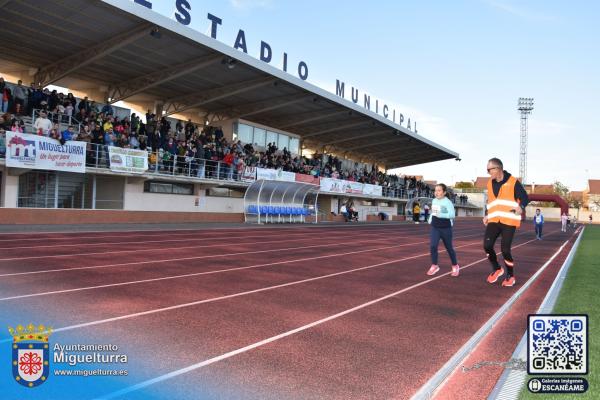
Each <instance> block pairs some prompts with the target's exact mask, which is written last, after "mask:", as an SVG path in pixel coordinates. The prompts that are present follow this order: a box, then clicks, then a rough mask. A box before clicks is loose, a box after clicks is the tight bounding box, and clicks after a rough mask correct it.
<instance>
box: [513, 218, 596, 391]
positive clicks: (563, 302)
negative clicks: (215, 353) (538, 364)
mask: <svg viewBox="0 0 600 400" xmlns="http://www.w3.org/2000/svg"><path fill="white" fill-rule="evenodd" d="M599 289H600V226H587V227H586V228H585V232H584V235H583V238H582V239H581V242H580V244H579V249H578V250H577V253H576V255H575V258H574V260H573V264H572V265H571V268H570V270H569V273H568V274H567V279H566V280H565V282H564V284H563V287H562V289H561V291H560V295H559V297H558V300H557V302H556V305H555V306H554V310H553V313H554V314H588V315H589V319H588V322H589V327H588V338H589V374H588V375H587V376H585V378H586V379H587V380H588V383H589V385H590V387H589V389H588V391H587V392H586V393H585V394H570V395H568V394H554V395H548V394H534V393H530V392H529V390H528V389H527V387H526V386H524V387H523V390H522V391H521V395H520V398H521V399H557V400H567V399H573V400H575V399H581V400H583V399H590V400H591V399H600V292H599ZM529 378H531V376H529V377H528V378H527V379H526V381H525V384H527V382H528V381H529Z"/></svg>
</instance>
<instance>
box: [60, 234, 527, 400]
mask: <svg viewBox="0 0 600 400" xmlns="http://www.w3.org/2000/svg"><path fill="white" fill-rule="evenodd" d="M536 240H537V239H532V240H528V241H527V242H524V243H522V244H520V245H517V246H514V247H513V249H515V248H517V247H521V246H524V245H526V244H528V243H531V242H534V241H536ZM497 254H500V252H498V253H497ZM485 260H487V257H485V258H481V259H479V260H477V261H474V262H472V263H470V264H467V265H466V266H464V267H462V269H465V268H469V267H471V266H473V265H475V264H478V263H480V262H482V261H485ZM446 275H450V272H446V273H444V274H442V275H438V276H435V277H433V278H429V279H427V280H425V281H422V282H419V283H416V284H414V285H411V286H409V287H406V288H404V289H400V290H398V291H396V292H393V293H390V294H387V295H385V296H382V297H379V298H377V299H374V300H371V301H369V302H366V303H363V304H359V305H358V306H356V307H352V308H349V309H347V310H344V311H341V312H339V313H337V314H333V315H330V316H328V317H325V318H322V319H320V320H318V321H314V322H311V323H310V324H306V325H303V326H300V327H298V328H295V329H292V330H289V331H287V332H283V333H280V334H279V335H275V336H271V337H269V338H267V339H264V340H261V341H259V342H256V343H252V344H250V345H248V346H245V347H241V348H238V349H236V350H233V351H230V352H227V353H224V354H221V355H219V356H216V357H213V358H209V359H207V360H204V361H201V362H199V363H196V364H192V365H189V366H187V367H184V368H181V369H178V370H175V371H171V372H169V373H166V374H164V375H160V376H157V377H155V378H152V379H148V380H146V381H143V382H140V383H138V384H136V385H132V386H129V387H126V388H124V389H121V390H118V391H115V392H112V393H109V394H107V395H104V396H101V397H98V398H97V400H100V399H103V400H105V399H106V400H107V399H113V398H115V397H119V396H122V395H124V394H127V393H131V392H134V391H137V390H140V389H143V388H145V387H148V386H151V385H154V384H156V383H159V382H163V381H166V380H168V379H171V378H174V377H176V376H179V375H183V374H185V373H188V372H191V371H194V370H196V369H199V368H202V367H205V366H207V365H210V364H214V363H216V362H218V361H221V360H225V359H227V358H231V357H233V356H236V355H238V354H241V353H245V352H247V351H250V350H253V349H255V348H258V347H261V346H264V345H267V344H269V343H272V342H275V341H277V340H280V339H283V338H285V337H288V336H291V335H294V334H296V333H299V332H302V331H305V330H307V329H310V328H313V327H315V326H318V325H321V324H324V323H325V322H328V321H331V320H334V319H337V318H339V317H343V316H344V315H347V314H350V313H352V312H354V311H358V310H361V309H363V308H366V307H369V306H371V305H373V304H377V303H380V302H382V301H384V300H387V299H389V298H391V297H394V296H397V295H399V294H402V293H406V292H408V291H409V290H412V289H416V288H418V287H420V286H423V285H426V284H428V283H430V282H433V281H435V280H438V279H441V278H443V277H445V276H446ZM55 332H56V331H55Z"/></svg>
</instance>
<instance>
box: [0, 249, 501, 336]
mask: <svg viewBox="0 0 600 400" xmlns="http://www.w3.org/2000/svg"><path fill="white" fill-rule="evenodd" d="M473 245H474V243H470V244H465V245H462V246H460V247H466V246H473ZM456 248H458V247H456ZM441 252H445V250H441ZM498 254H500V253H498ZM427 255H429V252H427V253H422V254H419V255H416V256H410V257H403V258H398V259H395V260H391V261H386V262H383V263H379V264H373V265H367V266H365V267H359V268H355V269H352V270H347V271H340V272H335V273H331V274H328V275H322V276H317V277H313V278H307V279H302V280H298V281H292V282H288V283H282V284H279V285H273V286H266V287H262V288H259V289H253V290H248V291H245V292H238V293H233V294H229V295H225V296H220V297H212V298H208V299H203V300H197V301H193V302H189V303H182V304H176V305H173V306H168V307H162V308H155V309H152V310H146V311H141V312H137V313H132V314H126V315H121V316H118V317H112V318H106V319H101V320H96V321H90V322H84V323H81V324H76V325H70V326H66V327H62V328H57V329H54V330H53V332H54V333H56V332H64V331H69V330H73V329H79V328H85V327H88V326H94V325H99V324H105V323H110V322H115V321H121V320H124V319H129V318H136V317H141V316H144V315H151V314H156V313H160V312H163V311H172V310H177V309H180V308H185V307H192V306H196V305H200V304H206V303H213V302H215V301H220V300H226V299H231V298H235V297H240V296H246V295H249V294H253V293H260V292H264V291H267V290H273V289H279V288H282V287H286V286H293V285H298V284H301V283H306V282H311V281H315V280H319V279H325V278H329V277H332V276H336V275H343V274H348V273H352V272H356V271H360V270H365V269H370V268H376V267H380V266H383V265H389V264H393V263H399V262H402V261H406V260H411V259H414V258H419V257H423V256H427ZM482 260H484V259H482ZM480 261H481V260H479V261H477V262H480ZM469 265H470V264H469ZM10 340H12V339H4V340H0V343H3V342H6V341H10Z"/></svg>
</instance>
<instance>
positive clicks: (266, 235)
mask: <svg viewBox="0 0 600 400" xmlns="http://www.w3.org/2000/svg"><path fill="white" fill-rule="evenodd" d="M397 232H398V233H400V231H397ZM306 233H307V232H306V231H300V232H290V233H287V232H286V236H292V235H294V236H298V235H306ZM327 233H331V232H327ZM386 233H388V234H389V232H386ZM406 233H407V232H406ZM367 234H369V235H370V234H378V235H380V234H383V232H368V233H367ZM180 235H181V236H183V235H184V234H176V235H173V234H169V235H166V236H165V235H163V236H159V235H152V236H151V237H160V238H161V239H159V240H141V241H124V240H123V239H129V237H123V236H118V237H116V238H115V236H114V235H113V236H104V237H109V238H111V239H119V240H118V241H115V242H99V243H96V242H94V243H85V244H84V245H85V247H90V246H105V245H111V244H119V245H121V246H122V245H128V244H135V245H138V244H144V243H170V242H189V241H208V240H218V239H227V240H235V239H246V238H269V237H279V236H281V232H264V233H261V234H260V235H246V234H244V235H241V236H239V237H232V236H231V235H224V236H208V237H207V236H206V235H205V236H203V237H198V235H194V236H195V237H189V236H191V235H189V234H185V236H186V237H184V238H177V239H165V237H172V236H180ZM138 236H141V235H136V236H134V237H138ZM98 238H101V237H100V236H91V237H88V238H87V239H98ZM69 239H76V240H78V241H81V239H86V238H85V237H77V238H75V237H73V238H69ZM13 240H15V241H20V240H19V239H13ZM36 240H38V239H36ZM50 240H55V239H50ZM44 242H45V243H47V242H48V240H47V239H44ZM81 246H82V243H81V242H79V243H74V244H71V243H70V244H43V245H39V246H35V245H33V246H8V247H0V250H16V249H27V250H32V249H42V248H48V247H50V248H57V247H81Z"/></svg>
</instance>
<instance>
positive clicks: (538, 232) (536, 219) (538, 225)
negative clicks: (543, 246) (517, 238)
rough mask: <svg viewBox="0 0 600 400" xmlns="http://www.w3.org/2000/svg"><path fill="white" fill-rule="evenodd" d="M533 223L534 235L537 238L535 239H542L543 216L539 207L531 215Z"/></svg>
mask: <svg viewBox="0 0 600 400" xmlns="http://www.w3.org/2000/svg"><path fill="white" fill-rule="evenodd" d="M533 225H534V227H535V237H536V238H537V240H542V228H543V227H544V216H543V215H542V211H541V210H540V209H539V208H538V209H536V210H535V215H534V216H533Z"/></svg>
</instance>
